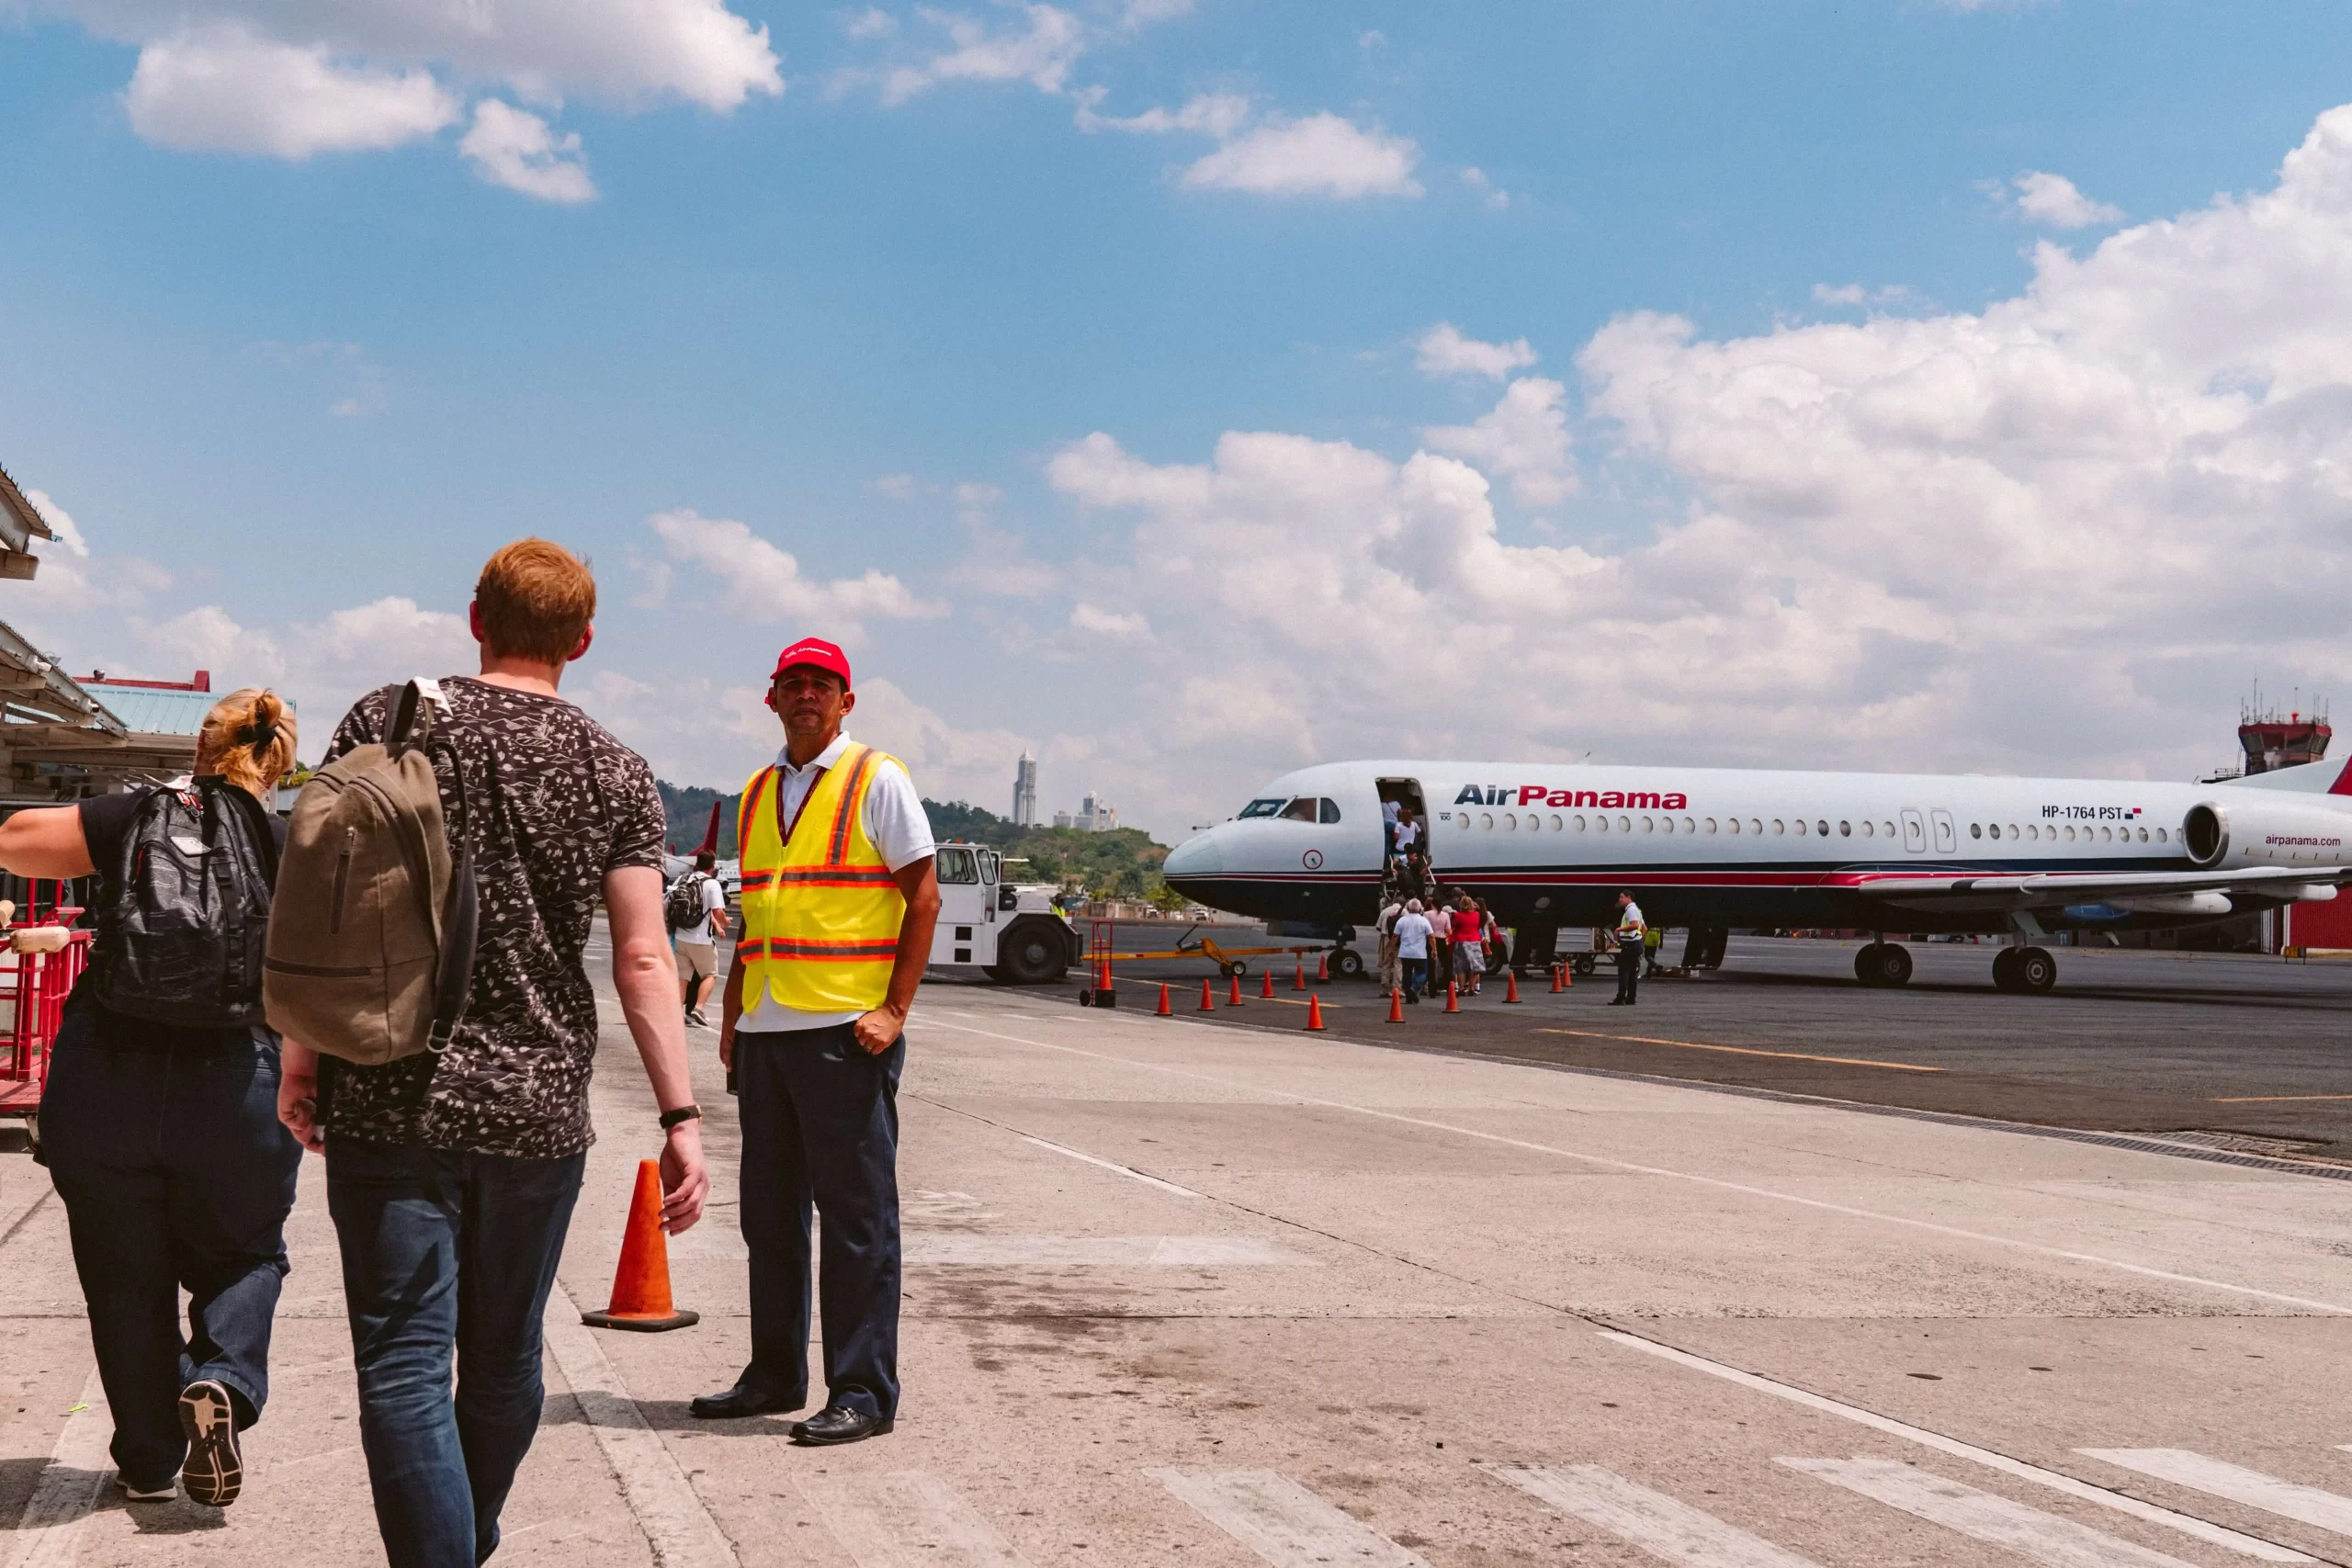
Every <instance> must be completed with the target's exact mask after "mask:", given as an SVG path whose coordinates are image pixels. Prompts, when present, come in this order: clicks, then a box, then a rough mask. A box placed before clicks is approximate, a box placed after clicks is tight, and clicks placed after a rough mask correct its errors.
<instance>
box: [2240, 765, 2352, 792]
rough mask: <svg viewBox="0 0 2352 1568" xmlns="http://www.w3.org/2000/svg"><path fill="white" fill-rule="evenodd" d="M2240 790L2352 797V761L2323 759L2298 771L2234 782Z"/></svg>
mask: <svg viewBox="0 0 2352 1568" xmlns="http://www.w3.org/2000/svg"><path fill="white" fill-rule="evenodd" d="M2230 783H2231V784H2232V785H2233V787H2236V788H2240V789H2277V790H2288V791H2291V792H2293V793H2295V794H2298V795H2352V761H2344V762H2339V761H2333V760H2331V759H2323V760H2321V761H2316V762H2304V763H2302V764H2301V765H2300V766H2298V767H2292V768H2274V769H2272V770H2271V771H2270V772H2268V773H2253V774H2249V775H2248V776H2247V777H2245V778H2242V779H2232V780H2231V781H2230Z"/></svg>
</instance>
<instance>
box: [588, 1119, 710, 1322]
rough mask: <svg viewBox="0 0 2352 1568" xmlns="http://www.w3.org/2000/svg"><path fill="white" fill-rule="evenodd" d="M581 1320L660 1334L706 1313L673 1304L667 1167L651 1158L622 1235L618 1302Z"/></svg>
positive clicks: (640, 1170) (642, 1168)
mask: <svg viewBox="0 0 2352 1568" xmlns="http://www.w3.org/2000/svg"><path fill="white" fill-rule="evenodd" d="M580 1321H581V1322H582V1323H584V1324H586V1325H588V1326H589V1327H591V1328H633V1329H636V1330H638V1331H639V1333H643V1334H658V1333H660V1332H661V1331H662V1329H665V1328H684V1327H687V1326H689V1325H693V1324H695V1323H699V1322H701V1321H702V1314H700V1313H695V1312H680V1311H679V1310H678V1309H677V1308H676V1307H675V1306H673V1305H672V1304H671V1302H670V1247H669V1243H668V1242H667V1241H666V1240H665V1239H664V1237H663V1236H662V1167H661V1166H660V1165H659V1164H657V1163H656V1162H654V1161H652V1160H650V1159H648V1160H639V1161H638V1164H637V1195H636V1196H635V1197H634V1198H632V1199H630V1200H629V1205H628V1230H626V1231H624V1232H623V1233H622V1234H621V1261H620V1267H619V1268H617V1269H614V1270H613V1304H612V1305H610V1306H608V1307H606V1308H605V1310H604V1311H602V1312H583V1313H582V1314H580Z"/></svg>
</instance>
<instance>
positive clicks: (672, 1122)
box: [662, 1105, 702, 1133]
mask: <svg viewBox="0 0 2352 1568" xmlns="http://www.w3.org/2000/svg"><path fill="white" fill-rule="evenodd" d="M701 1120H702V1107H701V1106H699V1105H681V1106H680V1107H678V1109H676V1110H675V1111H663V1112H662V1131H663V1132H665V1133H666V1132H668V1131H669V1130H670V1129H671V1128H673V1127H674V1126H676V1125H677V1124H678V1123H679V1122H699V1121H701Z"/></svg>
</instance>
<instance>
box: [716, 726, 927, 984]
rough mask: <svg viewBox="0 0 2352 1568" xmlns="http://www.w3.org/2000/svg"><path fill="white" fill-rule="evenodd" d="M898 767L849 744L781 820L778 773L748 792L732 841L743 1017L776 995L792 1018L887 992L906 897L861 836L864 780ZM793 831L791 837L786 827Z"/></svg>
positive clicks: (762, 774) (756, 780) (755, 777)
mask: <svg viewBox="0 0 2352 1568" xmlns="http://www.w3.org/2000/svg"><path fill="white" fill-rule="evenodd" d="M889 761H897V759H896V758H893V757H889V756H886V755H885V754H884V753H882V752H880V751H876V750H874V749H873V748H872V747H870V746H859V745H855V744H853V745H851V746H850V747H849V748H848V749H847V750H844V751H842V755H841V758H840V760H839V761H836V762H835V763H834V764H833V765H832V766H831V767H830V768H828V769H826V770H825V773H824V776H823V777H821V778H820V779H819V780H818V781H817V783H816V785H815V787H814V788H812V789H810V790H809V795H808V798H807V799H806V801H804V802H803V804H802V806H801V807H800V816H799V818H798V819H797V821H795V822H792V823H788V824H787V823H785V822H782V821H780V820H779V819H778V818H779V816H780V814H781V811H782V807H783V804H784V785H783V780H782V778H781V777H780V776H779V774H780V770H779V769H777V768H775V767H768V768H763V769H761V770H760V771H759V772H758V773H754V774H752V778H751V782H749V783H748V784H745V785H744V786H743V799H742V804H741V807H739V808H738V811H739V815H738V816H737V818H736V828H735V842H736V844H737V845H738V846H739V850H738V852H739V853H740V854H741V857H742V866H743V933H742V937H741V940H740V941H739V942H736V944H735V962H736V964H738V965H739V966H740V967H741V969H742V971H743V1011H744V1012H745V1013H746V1014H747V1015H748V1014H751V1013H755V1012H757V1011H758V1010H760V1008H761V1007H762V1006H763V1005H764V1004H765V1003H767V1002H768V1001H769V1000H771V999H773V1000H774V1001H775V1002H776V1003H777V1005H779V1006H782V1007H786V1008H790V1009H791V1010H793V1011H795V1012H866V1011H870V1010H873V1009H875V1008H877V1007H880V1006H881V1005H882V1001H883V998H884V997H885V996H886V995H888V991H889V988H890V964H891V961H892V960H893V959H894V958H896V957H897V956H898V953H899V926H900V925H901V924H902V923H903V922H904V921H905V919H906V913H907V901H906V898H905V897H904V896H903V895H901V894H900V893H899V885H898V884H897V883H896V882H894V881H893V880H891V876H890V867H889V866H888V863H885V862H884V861H883V859H882V854H881V852H880V851H878V850H876V848H875V847H874V841H873V840H871V839H869V838H867V837H866V836H865V820H864V816H865V814H864V812H863V811H862V810H861V809H860V807H862V806H863V804H864V802H865V785H866V781H867V780H869V779H871V778H872V777H873V776H874V770H875V769H876V768H877V767H879V766H881V765H882V764H883V763H884V762H889ZM787 829H788V830H789V831H790V833H791V838H790V840H786V837H785V835H786V830H787Z"/></svg>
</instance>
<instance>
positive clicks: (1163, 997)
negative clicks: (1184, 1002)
mask: <svg viewBox="0 0 2352 1568" xmlns="http://www.w3.org/2000/svg"><path fill="white" fill-rule="evenodd" d="M1154 1016H1156V1017H1159V1018H1173V1017H1175V1016H1176V1010H1175V1009H1174V1008H1172V1007H1170V1006H1169V1005H1168V982H1167V981H1165V980H1162V981H1161V982H1160V983H1159V1012H1158V1013H1157V1014H1155V1015H1154Z"/></svg>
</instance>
